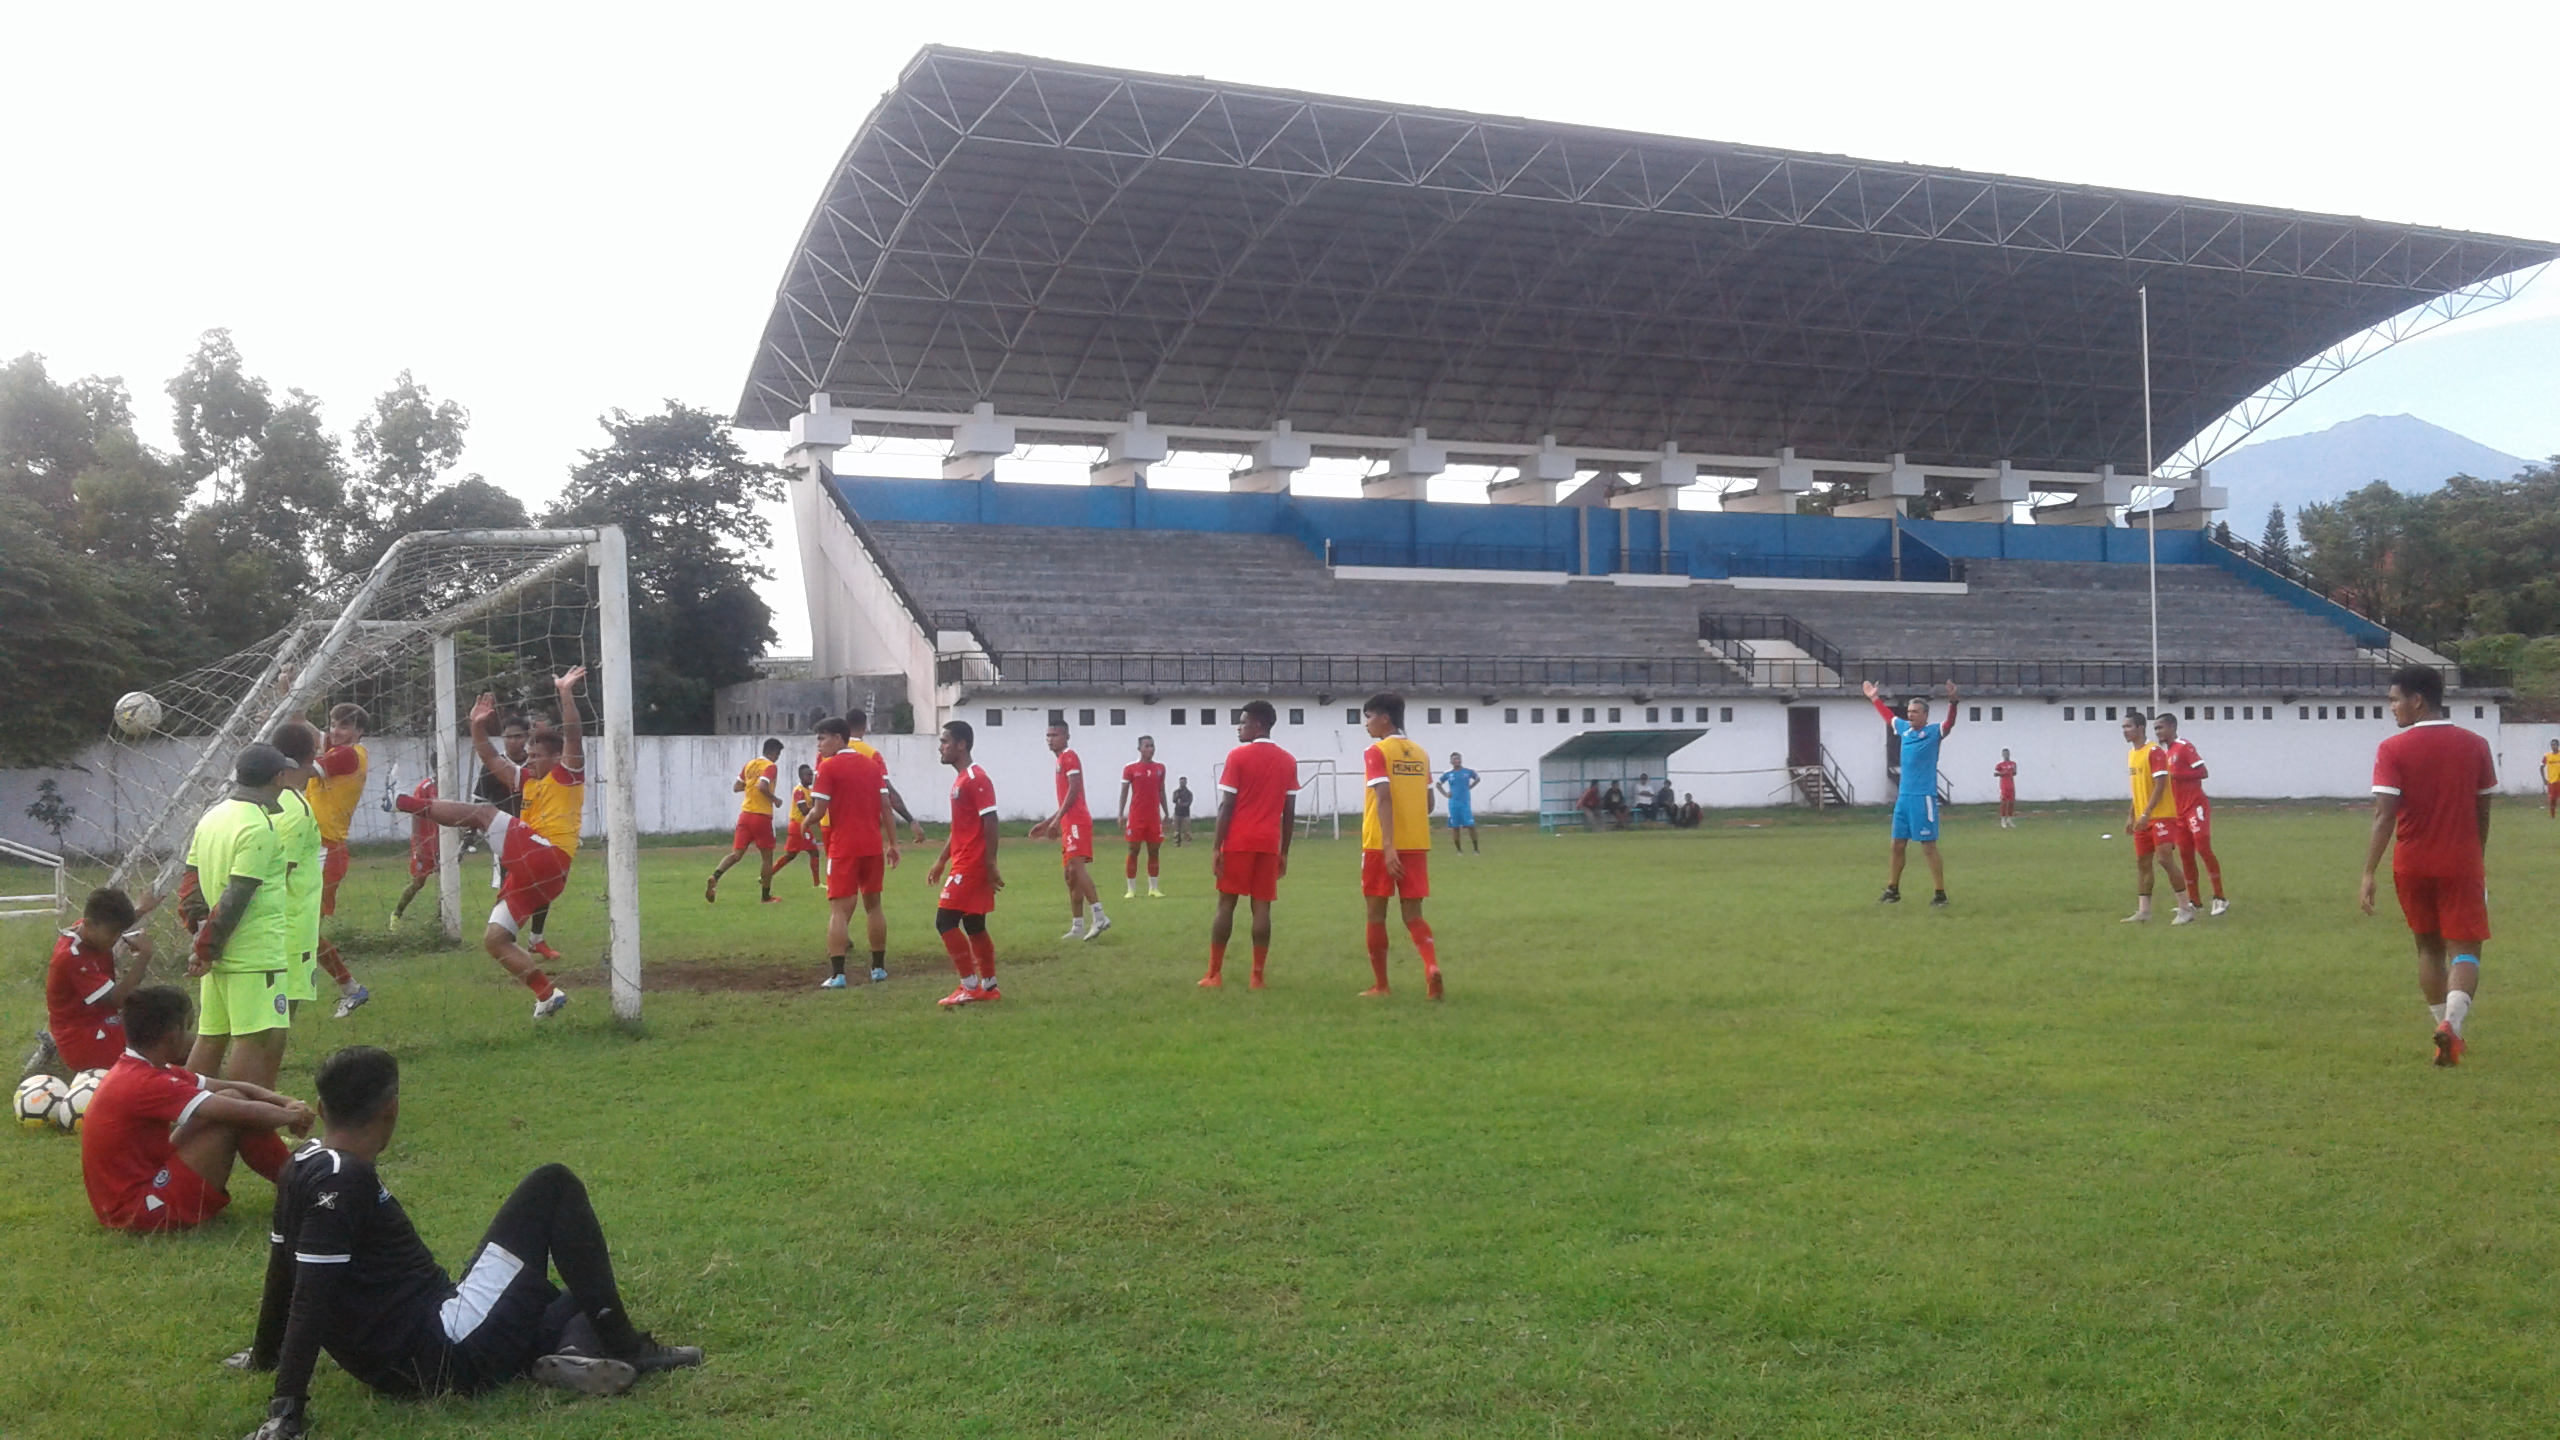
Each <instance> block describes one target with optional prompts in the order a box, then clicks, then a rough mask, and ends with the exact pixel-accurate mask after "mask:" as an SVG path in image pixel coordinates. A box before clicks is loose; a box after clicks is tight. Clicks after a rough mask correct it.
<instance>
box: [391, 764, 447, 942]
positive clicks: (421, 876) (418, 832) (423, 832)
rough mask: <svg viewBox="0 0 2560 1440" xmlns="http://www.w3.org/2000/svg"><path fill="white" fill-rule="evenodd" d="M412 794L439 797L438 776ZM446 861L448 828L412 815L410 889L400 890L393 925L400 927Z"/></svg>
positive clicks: (392, 914) (413, 790)
mask: <svg viewBox="0 0 2560 1440" xmlns="http://www.w3.org/2000/svg"><path fill="white" fill-rule="evenodd" d="M409 793H410V794H411V795H414V796H416V797H417V798H418V799H420V800H433V799H434V798H436V777H434V776H433V775H430V776H428V777H427V778H426V779H424V780H421V781H419V782H418V783H417V784H416V785H415V786H413V787H411V789H410V791H409ZM443 860H444V829H443V827H442V826H439V825H438V824H436V822H434V821H433V820H430V819H427V818H426V817H425V816H423V815H412V816H410V817H409V888H408V889H406V890H403V891H401V892H400V903H399V904H397V905H394V906H392V907H391V928H392V929H394V930H397V929H399V928H400V917H401V916H403V915H406V914H408V913H409V902H410V901H412V900H415V899H417V898H418V892H419V891H421V890H424V889H426V888H427V882H428V881H430V880H433V879H434V878H436V869H437V867H438V866H439V865H440V864H442V863H443Z"/></svg>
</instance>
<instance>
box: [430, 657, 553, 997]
mask: <svg viewBox="0 0 2560 1440" xmlns="http://www.w3.org/2000/svg"><path fill="white" fill-rule="evenodd" d="M585 678H586V670H585V669H584V667H580V668H578V669H574V670H570V671H568V672H567V673H565V674H563V675H561V676H560V678H559V679H558V680H557V681H555V682H554V683H555V684H556V685H557V686H558V688H559V691H560V703H561V713H562V715H563V716H564V717H570V718H569V721H568V724H567V725H566V727H565V728H566V729H567V734H568V739H567V740H566V741H565V742H562V741H556V740H552V739H551V738H550V737H548V736H545V735H539V734H537V735H536V736H535V737H534V745H533V760H532V762H531V763H530V764H529V765H528V766H527V767H526V768H525V770H524V771H523V772H521V773H522V776H523V778H522V779H521V780H519V781H518V782H517V788H518V789H520V790H522V791H523V792H524V795H525V807H524V808H525V811H526V813H525V814H524V815H522V816H516V815H510V814H508V813H507V812H505V811H504V810H501V809H499V808H498V807H497V806H495V805H480V804H469V803H465V802H463V801H460V800H421V799H419V798H418V797H417V796H415V795H402V796H400V797H399V798H397V799H396V800H394V801H393V802H392V804H393V805H394V806H395V807H397V808H398V809H399V810H400V811H401V813H403V814H407V815H420V816H424V817H425V818H427V819H429V820H432V821H434V822H435V823H437V824H438V825H445V826H451V827H453V828H455V829H464V830H479V831H483V832H485V833H487V835H488V837H489V848H490V849H491V850H494V851H496V852H497V855H498V873H499V875H500V876H501V877H502V878H501V880H500V883H499V889H498V903H497V904H496V905H494V906H492V907H491V908H490V910H489V923H488V926H487V928H486V929H485V930H484V931H483V932H482V933H481V937H480V945H481V948H482V949H484V950H486V951H488V952H489V958H490V959H493V960H495V961H497V962H498V963H499V964H500V965H501V966H503V967H505V969H506V972H507V973H508V974H510V975H512V976H514V977H515V978H516V979H518V980H520V981H522V982H524V987H525V988H526V989H528V990H530V991H532V992H533V1018H534V1019H536V1020H542V1019H547V1018H549V1017H550V1016H553V1015H557V1014H559V1013H560V1010H561V1008H562V1007H563V1006H566V1005H567V1004H568V1003H569V992H568V991H566V990H564V989H562V988H560V987H559V986H557V985H554V984H552V983H551V977H550V976H549V975H546V974H544V973H543V970H542V966H541V963H540V958H539V957H538V956H537V955H536V953H535V952H534V951H533V950H531V949H529V948H528V947H527V946H526V945H525V944H524V943H522V942H521V941H520V940H519V938H518V937H519V936H520V935H522V934H523V932H524V928H525V925H526V923H527V922H528V921H531V920H532V919H533V918H534V917H535V916H536V915H539V914H542V913H544V912H545V911H548V910H549V909H550V908H551V902H552V901H554V900H557V899H559V898H560V892H561V891H562V890H565V889H567V888H568V885H569V867H570V865H571V864H572V863H573V862H575V860H576V859H577V856H576V855H575V854H574V853H573V852H571V851H570V850H569V849H567V848H566V847H564V846H562V845H559V844H557V843H555V842H554V841H553V840H552V839H551V838H550V837H549V836H547V835H545V834H543V833H542V830H541V829H540V828H538V827H539V826H540V825H542V824H545V823H549V824H554V825H558V824H562V823H565V824H567V825H568V826H569V827H571V832H572V833H574V827H575V826H576V823H577V820H576V813H577V812H576V806H577V805H578V804H579V803H581V802H582V801H583V798H584V797H583V795H579V796H577V797H576V798H574V799H569V800H566V801H562V800H560V799H559V798H557V796H556V795H555V793H554V792H556V791H559V790H561V789H562V788H564V787H577V788H579V789H583V787H584V785H585V776H584V775H583V774H581V773H580V772H578V771H577V770H575V769H573V768H571V762H570V760H569V759H567V758H564V751H563V750H562V749H561V748H558V747H561V746H563V745H565V746H566V747H571V748H568V749H566V751H565V755H567V756H576V755H577V753H578V752H577V750H576V749H575V748H574V747H576V746H577V745H578V743H579V735H578V730H577V728H576V725H575V720H574V716H575V715H576V708H575V707H576V701H575V700H574V698H572V691H573V689H574V688H575V686H576V685H577V683H578V681H580V680H583V679H585ZM497 710H498V702H497V700H496V698H495V697H494V696H490V695H486V694H484V695H482V696H481V697H480V698H479V700H478V701H476V702H474V703H473V705H472V707H471V734H472V738H473V740H474V742H475V743H476V744H477V745H478V746H479V748H480V750H481V755H482V759H483V761H484V762H485V761H486V760H487V759H488V758H490V756H491V755H492V754H494V750H493V747H491V746H490V744H489V718H490V717H491V716H492V715H495V714H496V713H497ZM535 766H540V767H541V768H540V769H539V770H536V769H535V768H534V767H535ZM491 768H492V769H493V770H494V769H495V767H494V766H493V767H491ZM537 786H539V787H540V788H539V789H537V788H536V787H537ZM562 816H566V817H567V818H566V820H565V822H564V821H563V820H562V819H561V818H560V817H562Z"/></svg>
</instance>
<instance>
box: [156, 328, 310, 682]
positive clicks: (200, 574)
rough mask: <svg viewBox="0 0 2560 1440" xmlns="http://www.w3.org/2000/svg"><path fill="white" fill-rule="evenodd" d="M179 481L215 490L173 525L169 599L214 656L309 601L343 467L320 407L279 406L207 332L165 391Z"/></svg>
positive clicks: (296, 393)
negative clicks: (198, 621)
mask: <svg viewBox="0 0 2560 1440" xmlns="http://www.w3.org/2000/svg"><path fill="white" fill-rule="evenodd" d="M168 389H169V397H170V400H171V402H172V403H173V404H174V405H175V407H176V411H175V416H174V419H175V428H176V430H177V435H178V456H177V466H178V471H179V474H180V475H181V476H182V477H183V478H184V479H185V480H186V481H187V482H188V483H189V485H190V486H191V487H195V486H207V485H209V486H210V487H211V494H210V495H209V496H207V497H206V498H205V499H204V500H203V501H202V502H201V503H200V504H198V505H197V506H196V508H195V509H193V510H191V511H189V512H188V513H187V514H186V517H185V519H184V520H183V522H182V523H181V524H180V526H179V533H178V536H177V543H176V545H175V546H174V547H173V551H174V555H175V558H176V560H177V575H176V581H177V588H178V590H179V592H180V593H181V594H182V595H183V596H184V597H185V599H186V600H187V602H188V603H189V605H190V606H191V607H192V608H193V609H194V612H195V613H196V614H197V615H199V616H201V617H202V618H203V620H204V623H205V625H206V628H207V629H208V630H209V631H210V632H211V638H212V640H213V642H214V644H215V646H216V647H217V648H218V649H221V650H224V651H229V650H236V649H238V648H240V647H241V646H244V645H247V644H249V643H250V642H251V641H253V640H256V639H257V638H259V637H260V636H263V635H265V634H267V633H269V632H271V631H273V630H274V629H275V628H276V627H277V626H279V625H282V624H283V623H284V622H285V621H286V620H287V619H289V618H291V616H292V615H293V613H294V612H295V611H296V610H297V609H298V608H299V607H300V606H301V605H302V603H303V602H304V601H305V600H307V599H309V598H310V596H311V593H312V590H313V588H314V586H315V585H316V584H317V582H318V579H319V576H320V570H319V565H318V559H317V557H318V555H319V553H320V548H321V543H322V542H323V541H324V540H325V539H326V538H327V537H328V535H329V534H330V533H331V532H332V530H333V529H334V528H335V527H336V525H337V521H338V515H339V506H340V505H341V503H342V502H343V500H344V499H345V495H346V484H347V469H346V457H345V454H344V451H343V449H342V447H341V446H340V444H339V441H338V438H337V437H336V436H335V435H333V434H331V433H330V432H329V429H328V426H327V424H326V423H325V422H324V421H323V420H322V418H321V414H320V402H319V400H318V398H317V397H315V396H312V395H310V394H307V393H305V392H303V391H300V390H288V391H287V392H286V393H285V398H284V400H283V401H282V402H281V403H279V402H278V401H277V400H276V398H275V395H274V392H273V391H272V390H270V389H269V388H268V386H267V382H266V381H264V380H261V379H259V378H258V377H256V376H253V375H251V374H249V373H248V371H247V369H246V367H245V365H244V364H243V362H242V360H241V358H240V351H239V349H238V347H237V346H235V345H233V344H232V342H231V335H230V332H228V331H225V330H208V331H206V332H205V333H204V336H203V338H202V339H201V340H200V341H199V342H198V343H197V346H196V353H195V354H194V355H192V356H190V357H189V358H188V360H187V364H186V366H185V368H183V369H181V370H180V371H179V372H178V374H177V376H176V377H175V378H174V379H172V380H170V382H169V387H168Z"/></svg>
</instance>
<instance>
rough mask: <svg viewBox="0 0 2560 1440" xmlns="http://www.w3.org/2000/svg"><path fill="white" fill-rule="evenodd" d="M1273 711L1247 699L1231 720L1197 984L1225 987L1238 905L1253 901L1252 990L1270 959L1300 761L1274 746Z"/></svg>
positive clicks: (1293, 828)
mask: <svg viewBox="0 0 2560 1440" xmlns="http://www.w3.org/2000/svg"><path fill="white" fill-rule="evenodd" d="M1279 718H1280V716H1279V712H1277V711H1275V710H1273V709H1272V708H1271V702H1270V701H1268V700H1249V701H1247V702H1245V707H1244V710H1243V712H1242V715H1241V718H1240V719H1238V720H1237V722H1236V739H1237V740H1238V741H1239V742H1241V743H1239V744H1238V745H1237V746H1236V748H1234V749H1233V750H1230V751H1228V752H1227V760H1226V764H1225V765H1224V766H1222V767H1221V768H1220V769H1219V771H1218V829H1217V833H1216V834H1215V835H1214V836H1212V837H1211V839H1210V847H1209V874H1210V875H1211V877H1212V878H1214V879H1215V880H1216V881H1217V882H1218V915H1217V918H1216V919H1214V920H1212V921H1210V922H1209V973H1208V974H1206V975H1204V976H1202V977H1200V983H1201V984H1202V985H1204V986H1207V987H1208V988H1210V989H1212V990H1214V989H1216V988H1218V987H1219V986H1220V985H1222V984H1224V983H1226V982H1225V981H1224V980H1223V979H1222V978H1221V977H1220V972H1221V971H1223V970H1224V969H1225V968H1226V964H1227V940H1228V939H1229V937H1231V936H1233V935H1234V934H1235V928H1236V900H1237V898H1238V897H1242V898H1244V899H1247V900H1250V901H1252V902H1253V988H1254V989H1256V990H1259V989H1261V988H1262V967H1263V965H1264V963H1265V962H1266V961H1268V960H1269V959H1270V958H1271V902H1272V901H1274V900H1276V899H1278V898H1279V896H1280V877H1282V876H1283V875H1286V874H1288V873H1289V841H1290V839H1291V838H1292V837H1293V836H1294V835H1295V833H1296V831H1297V828H1298V824H1297V821H1298V762H1297V759H1296V757H1294V756H1292V755H1291V754H1290V753H1289V752H1288V751H1286V750H1283V749H1281V748H1280V747H1279V746H1278V745H1276V744H1274V743H1272V740H1271V727H1272V726H1273V725H1274V724H1276V723H1278V721H1279Z"/></svg>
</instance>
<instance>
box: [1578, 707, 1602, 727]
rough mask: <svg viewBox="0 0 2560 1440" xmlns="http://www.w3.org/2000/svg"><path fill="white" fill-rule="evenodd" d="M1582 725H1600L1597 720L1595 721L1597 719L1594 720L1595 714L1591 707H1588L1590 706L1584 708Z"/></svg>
mask: <svg viewBox="0 0 2560 1440" xmlns="http://www.w3.org/2000/svg"><path fill="white" fill-rule="evenodd" d="M1582 723H1583V724H1585V725H1593V724H1597V723H1599V722H1598V721H1597V720H1595V719H1594V718H1593V712H1592V709H1591V707H1590V706H1588V705H1585V706H1583V707H1582Z"/></svg>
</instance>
